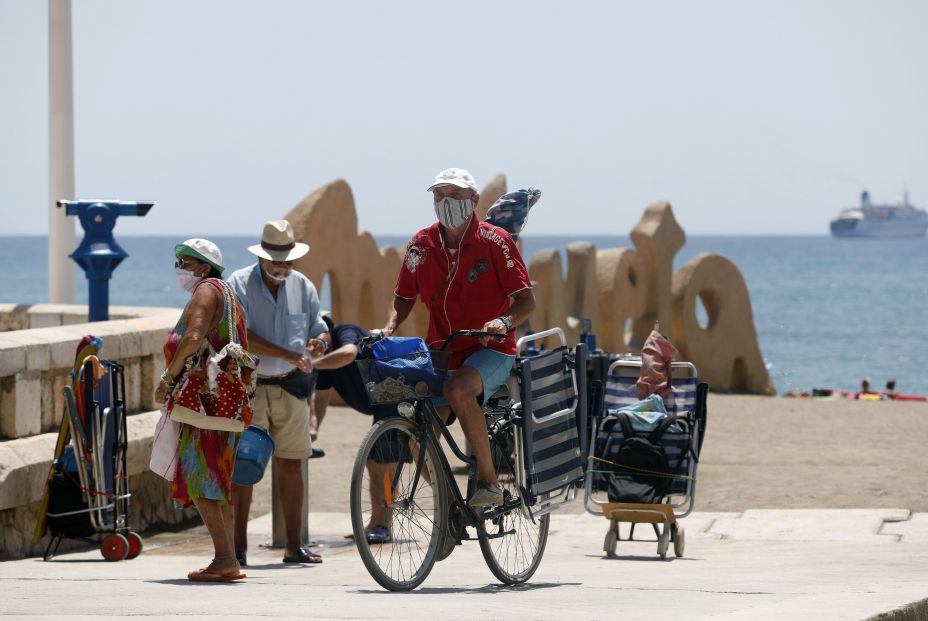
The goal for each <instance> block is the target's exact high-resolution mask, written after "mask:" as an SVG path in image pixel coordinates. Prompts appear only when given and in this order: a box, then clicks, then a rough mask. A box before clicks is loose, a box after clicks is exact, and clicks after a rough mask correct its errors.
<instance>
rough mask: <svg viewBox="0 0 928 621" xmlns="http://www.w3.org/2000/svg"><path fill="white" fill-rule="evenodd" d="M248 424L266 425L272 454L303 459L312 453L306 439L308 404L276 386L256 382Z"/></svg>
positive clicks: (307, 435)
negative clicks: (253, 403) (252, 411)
mask: <svg viewBox="0 0 928 621" xmlns="http://www.w3.org/2000/svg"><path fill="white" fill-rule="evenodd" d="M251 424H252V425H256V426H258V427H262V428H263V429H267V432H268V433H269V434H271V438H273V439H274V444H275V445H276V447H277V448H276V449H275V450H274V457H280V458H282V459H305V458H307V457H309V456H310V455H311V454H312V445H311V444H310V440H309V404H308V403H306V400H305V399H297V398H296V397H294V396H293V395H291V394H290V393H288V392H287V391H286V390H284V389H283V388H281V387H280V386H273V385H264V386H258V388H257V390H256V391H255V415H254V418H253V419H252V421H251Z"/></svg>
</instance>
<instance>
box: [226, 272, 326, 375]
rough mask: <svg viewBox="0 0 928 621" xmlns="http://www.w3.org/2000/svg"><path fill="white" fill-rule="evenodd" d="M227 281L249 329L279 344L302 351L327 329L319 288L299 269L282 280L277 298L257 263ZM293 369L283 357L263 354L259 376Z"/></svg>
mask: <svg viewBox="0 0 928 621" xmlns="http://www.w3.org/2000/svg"><path fill="white" fill-rule="evenodd" d="M228 283H229V284H230V285H231V286H232V291H234V292H235V295H236V297H238V299H239V302H241V303H242V307H243V308H244V309H245V321H246V322H247V323H248V329H249V330H250V331H251V332H254V333H255V334H257V335H258V336H260V337H261V338H263V339H264V340H266V341H268V342H270V343H273V344H274V345H277V346H278V347H283V348H284V349H289V350H290V351H292V352H301V351H303V349H305V348H306V341H308V340H309V339H311V338H313V337H315V336H319V335H320V334H322V333H323V332H326V331H328V327H327V326H326V325H325V322H324V321H323V320H322V316H321V315H320V314H319V306H320V304H319V295H318V294H317V293H316V287H315V286H314V285H313V283H312V281H311V280H309V279H308V278H307V277H306V276H304V275H303V274H301V273H300V272H298V271H296V270H291V271H290V273H289V274H288V275H287V279H286V280H284V282H282V283H280V287H279V288H278V289H277V299H276V300H275V299H274V296H273V295H271V292H270V290H269V289H268V288H267V285H266V284H265V283H264V279H263V278H261V268H260V267H259V266H258V264H257V263H255V264H254V265H252V266H249V267H243V268H242V269H240V270H236V271H235V272H233V273H232V275H231V276H229V279H228ZM294 368H295V367H294V366H293V365H292V364H289V363H288V362H286V361H284V360H281V359H280V358H274V357H273V356H262V357H261V360H260V362H259V363H258V376H259V377H267V376H271V375H284V374H286V373H289V372H290V371H292V370H293V369H294Z"/></svg>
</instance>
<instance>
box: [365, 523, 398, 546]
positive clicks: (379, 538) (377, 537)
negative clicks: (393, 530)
mask: <svg viewBox="0 0 928 621" xmlns="http://www.w3.org/2000/svg"><path fill="white" fill-rule="evenodd" d="M391 541H393V537H391V536H390V531H388V530H387V527H386V526H375V527H374V528H372V529H370V530H369V531H368V532H367V543H369V544H371V545H375V544H378V543H390V542H391Z"/></svg>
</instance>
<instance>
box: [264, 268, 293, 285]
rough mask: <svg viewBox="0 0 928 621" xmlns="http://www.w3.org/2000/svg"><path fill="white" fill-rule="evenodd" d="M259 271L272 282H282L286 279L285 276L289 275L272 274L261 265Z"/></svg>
mask: <svg viewBox="0 0 928 621" xmlns="http://www.w3.org/2000/svg"><path fill="white" fill-rule="evenodd" d="M261 271H262V272H263V273H264V275H265V276H267V277H268V278H269V279H270V280H271V281H273V282H283V281H285V280H287V276H289V274H284V275H283V276H277V275H276V274H272V273H270V272H269V271H267V270H266V269H265V268H264V266H262V267H261Z"/></svg>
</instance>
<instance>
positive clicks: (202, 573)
mask: <svg viewBox="0 0 928 621" xmlns="http://www.w3.org/2000/svg"><path fill="white" fill-rule="evenodd" d="M246 577H247V576H245V574H243V573H242V572H240V571H226V572H221V571H212V570H210V569H206V568H204V569H198V570H196V571H191V572H190V573H189V574H187V580H190V581H191V582H232V581H234V580H241V579H242V578H246Z"/></svg>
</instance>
